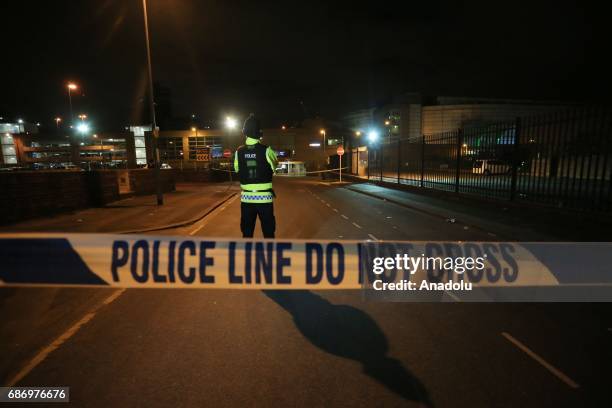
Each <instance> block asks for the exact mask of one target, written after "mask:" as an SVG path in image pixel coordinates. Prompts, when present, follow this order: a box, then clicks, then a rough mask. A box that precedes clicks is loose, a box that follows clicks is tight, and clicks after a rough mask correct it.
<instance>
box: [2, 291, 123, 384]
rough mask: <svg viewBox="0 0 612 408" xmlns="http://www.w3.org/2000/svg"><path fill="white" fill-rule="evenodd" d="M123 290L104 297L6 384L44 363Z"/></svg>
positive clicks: (13, 382)
mask: <svg viewBox="0 0 612 408" xmlns="http://www.w3.org/2000/svg"><path fill="white" fill-rule="evenodd" d="M123 292H125V289H120V290H118V291H115V292H113V294H112V295H110V296H109V297H107V298H106V299H104V301H103V302H102V304H100V305H98V307H96V308H95V309H94V310H93V311H91V312H89V313H87V314H86V315H85V316H83V317H82V318H81V319H80V320H79V321H78V322H76V323H75V324H73V325H72V326H71V327H70V328H69V329H68V330H66V331H65V332H64V333H62V334H61V335H60V336H59V337H58V338H56V339H55V340H53V341H52V342H51V344H49V345H48V346H46V347H44V348H43V349H42V350H40V351H39V352H38V354H36V355H35V356H34V358H33V359H32V360H30V362H29V363H28V364H26V365H25V367H23V368H22V369H21V370H19V372H18V373H17V374H15V376H14V377H13V378H11V379H10V380H9V381H8V382H7V383H6V386H7V387H13V386H14V385H15V384H17V383H18V382H19V381H21V380H22V379H23V377H25V376H26V375H28V374H29V373H30V372H31V371H32V370H33V369H34V368H36V366H37V365H39V364H40V363H42V362H43V361H44V360H45V359H46V358H47V356H48V355H49V354H51V353H52V352H53V351H55V350H57V349H58V348H59V347H60V346H61V345H62V344H64V343H65V342H66V340H68V339H69V338H71V337H72V336H74V334H75V333H76V332H78V331H79V329H80V328H81V327H82V326H83V325H85V324H86V323H87V322H89V321H90V320H91V319H93V318H94V316H95V315H96V312H97V311H98V310H100V308H101V307H102V306H103V305H108V304H110V303H112V302H113V301H114V300H115V299H117V298H118V297H119V296H121V294H122V293H123Z"/></svg>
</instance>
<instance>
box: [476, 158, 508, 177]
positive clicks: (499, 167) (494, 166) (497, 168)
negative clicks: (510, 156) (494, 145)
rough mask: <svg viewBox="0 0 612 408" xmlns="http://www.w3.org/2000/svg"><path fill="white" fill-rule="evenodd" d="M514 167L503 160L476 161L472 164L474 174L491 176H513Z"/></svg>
mask: <svg viewBox="0 0 612 408" xmlns="http://www.w3.org/2000/svg"><path fill="white" fill-rule="evenodd" d="M511 173H512V165H511V164H510V163H508V162H505V161H501V160H493V159H492V160H476V161H475V162H474V163H473V164H472V174H482V175H484V176H491V175H493V174H511Z"/></svg>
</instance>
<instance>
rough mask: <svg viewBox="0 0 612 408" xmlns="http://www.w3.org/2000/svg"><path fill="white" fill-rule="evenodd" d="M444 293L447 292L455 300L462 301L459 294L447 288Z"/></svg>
mask: <svg viewBox="0 0 612 408" xmlns="http://www.w3.org/2000/svg"><path fill="white" fill-rule="evenodd" d="M444 293H446V294H447V295H448V296H449V297H451V298H452V299H453V300H454V301H455V302H461V299H459V298H458V297H457V295H455V294H454V293H453V292H450V291H448V290H445V291H444Z"/></svg>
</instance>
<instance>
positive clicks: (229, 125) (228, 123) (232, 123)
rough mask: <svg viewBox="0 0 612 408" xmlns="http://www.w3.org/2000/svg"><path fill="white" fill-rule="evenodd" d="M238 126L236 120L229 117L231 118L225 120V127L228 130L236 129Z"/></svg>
mask: <svg viewBox="0 0 612 408" xmlns="http://www.w3.org/2000/svg"><path fill="white" fill-rule="evenodd" d="M237 124H238V123H237V122H236V119H234V118H232V117H229V116H228V117H227V118H225V126H226V127H227V128H228V129H235V128H236V125H237Z"/></svg>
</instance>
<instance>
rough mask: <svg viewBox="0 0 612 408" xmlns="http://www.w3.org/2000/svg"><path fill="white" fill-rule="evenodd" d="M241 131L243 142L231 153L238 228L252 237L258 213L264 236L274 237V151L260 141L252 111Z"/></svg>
mask: <svg viewBox="0 0 612 408" xmlns="http://www.w3.org/2000/svg"><path fill="white" fill-rule="evenodd" d="M242 133H243V134H244V136H246V143H245V145H243V146H240V147H239V148H238V150H236V154H235V155H234V169H235V170H236V172H237V173H238V178H239V179H240V189H241V190H242V191H241V194H240V230H241V231H242V236H243V238H252V237H253V232H254V231H255V222H256V221H257V217H258V216H259V222H261V230H262V232H263V236H264V238H274V232H275V230H276V220H275V219H274V204H273V200H274V197H275V194H274V190H273V189H272V175H273V174H274V172H275V170H276V164H277V162H278V160H277V158H276V153H274V150H272V149H271V148H270V147H268V146H266V145H264V144H262V143H261V138H262V137H263V133H262V130H261V127H260V125H259V120H257V118H256V117H255V115H254V114H252V113H251V114H250V115H249V117H248V118H247V119H246V121H245V122H244V126H243V128H242Z"/></svg>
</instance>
